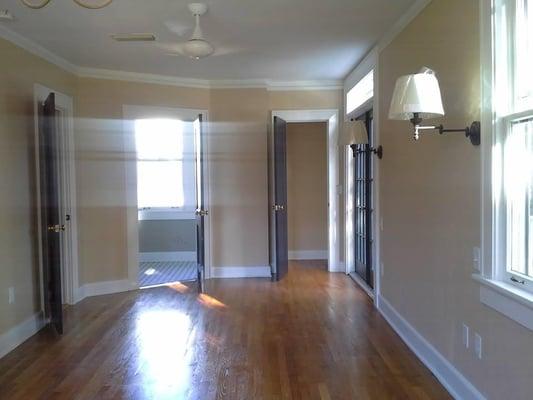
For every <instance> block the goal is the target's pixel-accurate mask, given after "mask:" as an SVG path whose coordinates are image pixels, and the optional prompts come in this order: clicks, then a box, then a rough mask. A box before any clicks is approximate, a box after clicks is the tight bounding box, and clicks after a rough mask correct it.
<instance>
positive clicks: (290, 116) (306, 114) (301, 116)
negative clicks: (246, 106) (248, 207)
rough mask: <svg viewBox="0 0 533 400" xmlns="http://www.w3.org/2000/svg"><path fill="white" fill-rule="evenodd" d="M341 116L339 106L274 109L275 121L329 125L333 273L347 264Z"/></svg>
mask: <svg viewBox="0 0 533 400" xmlns="http://www.w3.org/2000/svg"><path fill="white" fill-rule="evenodd" d="M339 115H340V113H339V110H338V109H326V110H273V111H272V124H273V120H274V117H279V118H282V119H283V120H285V121H286V122H288V123H291V122H293V123H294V122H326V123H327V124H328V203H329V209H328V271H330V272H340V271H344V266H343V265H342V264H341V261H340V246H341V243H340V239H339V238H340V232H341V230H340V226H341V223H340V219H339V217H340V216H341V213H340V209H339V198H340V191H339V145H338V141H339ZM272 126H273V125H272ZM270 212H271V211H270ZM271 229H274V227H271ZM271 237H272V235H271ZM271 251H272V250H271ZM271 258H272V257H271ZM271 262H273V260H271ZM274 266H275V263H274V262H273V265H272V268H274ZM272 272H273V273H274V272H275V271H272Z"/></svg>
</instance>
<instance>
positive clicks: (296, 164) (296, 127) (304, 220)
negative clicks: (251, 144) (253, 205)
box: [287, 122, 328, 265]
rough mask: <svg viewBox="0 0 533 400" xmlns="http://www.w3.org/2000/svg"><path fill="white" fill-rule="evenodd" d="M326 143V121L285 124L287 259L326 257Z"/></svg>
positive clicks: (323, 258) (318, 258)
mask: <svg viewBox="0 0 533 400" xmlns="http://www.w3.org/2000/svg"><path fill="white" fill-rule="evenodd" d="M327 145H328V143H327V123H326V122H301V123H288V124H287V218H288V246H289V260H296V261H297V260H324V261H326V260H327V259H328V153H327ZM323 264H324V265H326V262H324V263H323Z"/></svg>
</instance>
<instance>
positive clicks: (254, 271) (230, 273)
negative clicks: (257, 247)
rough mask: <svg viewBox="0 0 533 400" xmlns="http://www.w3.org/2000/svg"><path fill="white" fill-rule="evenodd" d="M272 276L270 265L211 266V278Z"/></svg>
mask: <svg viewBox="0 0 533 400" xmlns="http://www.w3.org/2000/svg"><path fill="white" fill-rule="evenodd" d="M271 276H272V273H271V270H270V267H269V266H266V267H218V268H216V267H214V268H211V278H270V277H271Z"/></svg>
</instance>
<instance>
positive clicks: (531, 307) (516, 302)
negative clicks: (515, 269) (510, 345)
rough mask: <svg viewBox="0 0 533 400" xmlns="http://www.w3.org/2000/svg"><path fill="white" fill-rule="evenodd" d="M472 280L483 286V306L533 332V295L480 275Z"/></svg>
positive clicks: (481, 291)
mask: <svg viewBox="0 0 533 400" xmlns="http://www.w3.org/2000/svg"><path fill="white" fill-rule="evenodd" d="M472 278H474V280H476V281H477V282H479V283H480V284H481V287H480V289H479V299H480V301H481V302H482V303H483V304H485V305H487V306H489V307H491V308H493V309H494V310H496V311H498V312H500V313H502V314H504V315H505V316H506V317H508V318H511V319H512V320H513V321H516V322H518V323H519V324H520V325H522V326H524V327H526V328H528V329H530V330H533V294H531V293H529V292H527V291H525V290H522V289H520V288H517V287H515V286H513V285H511V284H508V283H504V282H501V281H496V280H493V279H488V278H485V277H483V276H481V275H479V274H474V275H472Z"/></svg>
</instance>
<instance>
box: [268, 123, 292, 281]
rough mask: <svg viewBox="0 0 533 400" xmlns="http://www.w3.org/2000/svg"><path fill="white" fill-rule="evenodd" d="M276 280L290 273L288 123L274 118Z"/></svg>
mask: <svg viewBox="0 0 533 400" xmlns="http://www.w3.org/2000/svg"><path fill="white" fill-rule="evenodd" d="M272 208H273V211H274V219H275V242H276V243H275V252H276V258H275V265H276V279H277V280H280V279H283V277H284V276H285V275H287V273H288V272H289V244H288V232H287V229H288V224H287V123H286V122H285V121H284V120H283V119H281V118H278V117H274V204H273V206H272Z"/></svg>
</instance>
